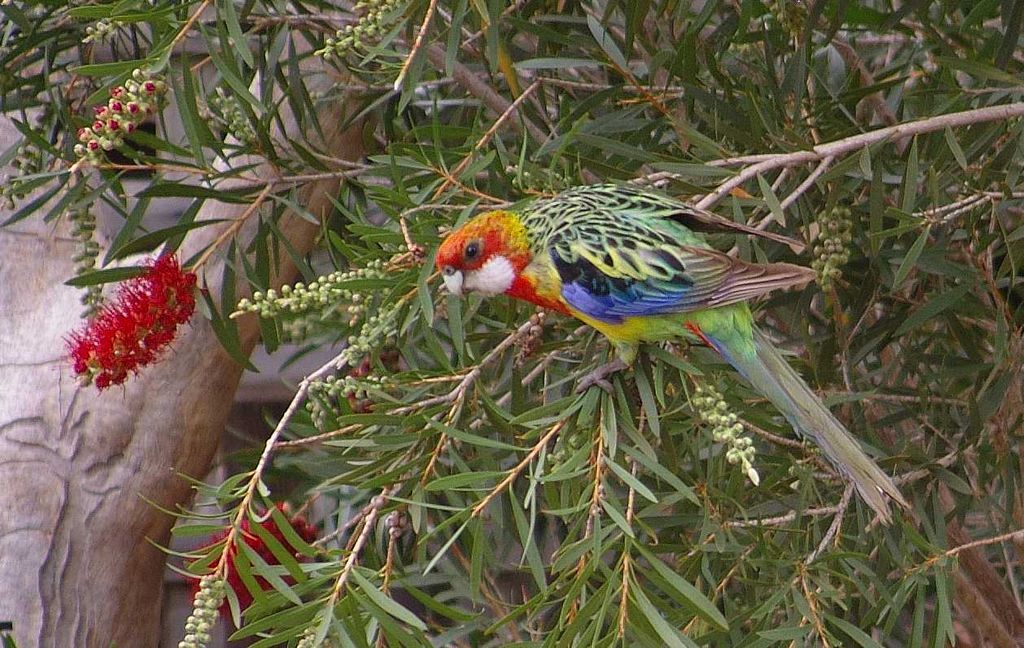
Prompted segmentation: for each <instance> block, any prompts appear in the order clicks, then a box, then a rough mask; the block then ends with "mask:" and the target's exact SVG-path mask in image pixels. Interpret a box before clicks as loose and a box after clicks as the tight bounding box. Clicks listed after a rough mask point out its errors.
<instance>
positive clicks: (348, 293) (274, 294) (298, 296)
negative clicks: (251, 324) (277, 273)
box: [231, 259, 388, 326]
mask: <svg viewBox="0 0 1024 648" xmlns="http://www.w3.org/2000/svg"><path fill="white" fill-rule="evenodd" d="M387 274H388V273H387V271H386V270H385V268H384V261H383V260H381V259H375V260H373V261H371V262H369V263H368V264H367V265H366V267H364V268H360V269H358V270H350V271H348V272H332V273H331V274H329V275H326V276H323V277H320V278H319V279H317V280H316V281H314V282H312V283H310V284H309V285H308V286H307V285H305V284H302V283H297V284H295V285H294V286H282V287H281V290H280V292H278V291H277V290H274V289H273V288H271V289H270V290H268V291H267V292H265V293H263V292H255V293H253V295H252V298H251V299H243V300H241V301H239V302H238V306H236V310H235V312H233V313H232V314H231V317H239V316H240V315H242V314H244V313H256V314H258V315H259V316H260V317H262V318H265V319H269V318H272V317H278V316H280V315H298V314H302V313H309V312H318V311H320V310H322V309H323V308H325V307H327V306H333V305H335V304H337V303H339V302H348V304H349V305H348V307H347V309H346V314H347V315H348V316H349V322H348V324H349V326H354V325H355V324H356V322H358V320H359V318H360V317H362V316H363V314H364V313H365V312H366V301H367V300H368V297H367V295H364V294H363V293H360V292H356V291H354V290H352V289H350V288H346V287H345V283H347V282H350V281H353V280H355V279H383V278H385V277H387Z"/></svg>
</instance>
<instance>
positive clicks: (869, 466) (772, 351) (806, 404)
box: [704, 327, 909, 523]
mask: <svg viewBox="0 0 1024 648" xmlns="http://www.w3.org/2000/svg"><path fill="white" fill-rule="evenodd" d="M704 333H705V334H708V331H704ZM733 338H734V336H732V335H728V334H726V335H723V336H721V337H719V336H718V335H713V334H709V335H708V339H709V341H710V342H711V343H712V344H713V345H714V347H715V348H716V350H717V351H718V352H719V353H720V354H722V357H723V358H725V359H726V360H728V361H729V363H730V364H731V365H733V366H734V367H735V368H736V369H737V370H738V371H739V372H740V373H741V374H743V377H744V378H746V379H747V380H748V381H749V382H750V383H751V385H753V387H754V389H756V390H757V391H758V392H760V393H761V394H763V395H764V396H765V397H766V398H767V399H768V400H770V401H771V402H772V404H773V405H775V407H777V408H778V409H779V411H780V412H782V414H783V415H784V416H785V417H786V419H787V420H788V421H789V422H790V424H791V425H792V426H793V427H794V429H796V431H797V432H799V433H800V434H802V435H804V436H805V437H807V438H808V439H811V440H812V441H814V443H815V444H816V445H817V446H818V447H819V448H821V451H822V454H824V455H825V457H826V458H827V459H828V460H829V462H830V463H831V464H832V465H833V466H835V468H836V470H838V471H839V472H840V473H841V474H842V475H843V476H844V477H845V478H847V479H848V480H850V481H851V482H852V483H853V485H854V486H855V487H856V488H857V491H858V492H859V493H860V496H861V497H862V498H863V499H864V501H865V502H867V504H868V506H870V507H871V508H872V509H874V510H875V512H876V513H878V517H879V518H881V520H882V522H884V523H888V522H889V521H890V519H891V516H890V512H889V503H888V500H889V499H891V500H893V501H894V502H896V503H897V504H899V505H900V506H902V507H904V508H907V507H908V506H909V505H908V504H907V501H906V500H905V499H903V495H901V494H900V491H899V489H898V488H897V487H896V484H894V483H893V482H892V480H891V479H890V478H889V476H888V475H887V474H885V472H883V471H882V469H881V468H879V467H878V466H877V465H876V464H875V462H874V461H873V460H872V459H871V458H870V457H868V456H867V455H866V454H865V453H864V451H863V450H861V448H860V444H859V443H857V440H856V439H854V438H853V437H852V436H851V435H850V433H849V432H848V431H847V430H846V427H844V426H843V424H842V423H840V422H839V420H838V419H837V418H836V417H835V416H833V415H832V412H830V411H829V410H828V408H826V407H825V404H824V403H822V402H821V399H819V398H818V397H817V395H815V394H814V392H813V391H811V388H810V387H808V385H807V383H805V382H804V381H803V379H802V378H801V377H800V376H799V375H798V374H797V373H796V371H794V370H793V368H792V367H790V366H789V363H787V362H786V360H785V359H784V358H783V357H782V355H781V354H780V353H779V351H778V350H777V349H776V348H775V346H774V345H773V344H772V342H771V340H769V339H768V337H767V336H765V334H764V333H762V332H761V331H759V330H757V328H756V327H754V328H753V346H751V345H750V344H744V343H743V342H739V341H736V340H734V339H733ZM744 342H745V341H744Z"/></svg>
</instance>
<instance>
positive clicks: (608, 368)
mask: <svg viewBox="0 0 1024 648" xmlns="http://www.w3.org/2000/svg"><path fill="white" fill-rule="evenodd" d="M627 366H628V365H627V364H626V363H625V362H623V360H622V358H615V359H614V360H612V361H611V362H608V363H605V364H603V365H601V366H600V367H598V368H596V369H594V370H593V371H591V372H590V373H588V374H586V375H585V376H583V377H582V378H580V382H579V384H578V385H576V393H577V394H582V393H583V392H585V391H587V390H588V389H590V388H591V387H593V386H594V385H597V386H598V387H600V388H601V389H603V390H605V391H606V392H608V393H609V394H610V393H612V384H611V383H610V382H608V380H607V378H608V376H610V375H612V374H613V373H615V372H617V371H622V370H623V369H625V368H626V367H627Z"/></svg>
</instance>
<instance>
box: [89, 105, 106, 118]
mask: <svg viewBox="0 0 1024 648" xmlns="http://www.w3.org/2000/svg"><path fill="white" fill-rule="evenodd" d="M92 110H93V113H95V115H96V116H97V117H99V118H100V119H104V118H105V117H106V116H107V107H106V106H94V107H93V109H92Z"/></svg>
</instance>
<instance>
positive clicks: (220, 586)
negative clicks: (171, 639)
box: [178, 574, 228, 648]
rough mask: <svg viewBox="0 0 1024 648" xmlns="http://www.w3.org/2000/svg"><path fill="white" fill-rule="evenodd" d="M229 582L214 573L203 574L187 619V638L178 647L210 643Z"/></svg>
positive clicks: (187, 647)
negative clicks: (211, 632)
mask: <svg viewBox="0 0 1024 648" xmlns="http://www.w3.org/2000/svg"><path fill="white" fill-rule="evenodd" d="M227 593H228V588H227V583H225V582H224V579H223V578H220V577H219V576H215V575H213V574H207V575H206V576H203V579H202V580H201V581H199V591H198V592H196V598H195V601H193V603H192V606H193V607H192V614H191V615H190V616H189V617H188V619H186V620H185V638H184V639H182V640H181V641H179V642H178V648H204V647H205V646H206V645H207V644H209V643H210V631H211V630H213V626H214V625H216V623H217V611H218V610H219V609H220V606H221V604H222V603H224V597H226V596H227Z"/></svg>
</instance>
